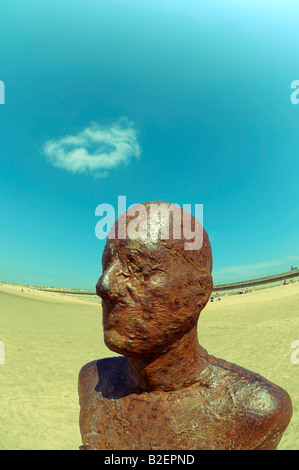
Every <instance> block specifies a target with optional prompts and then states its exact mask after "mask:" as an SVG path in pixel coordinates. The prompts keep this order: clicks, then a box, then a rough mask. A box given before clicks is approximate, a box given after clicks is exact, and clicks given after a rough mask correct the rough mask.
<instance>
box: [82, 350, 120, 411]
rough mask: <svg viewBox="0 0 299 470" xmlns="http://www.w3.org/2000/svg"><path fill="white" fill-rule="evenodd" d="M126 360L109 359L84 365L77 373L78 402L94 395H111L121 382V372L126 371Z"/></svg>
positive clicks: (118, 358)
mask: <svg viewBox="0 0 299 470" xmlns="http://www.w3.org/2000/svg"><path fill="white" fill-rule="evenodd" d="M126 364H127V358H126V357H124V356H120V357H109V358H104V359H99V360H95V361H91V362H89V363H87V364H85V365H84V366H83V367H82V368H81V370H80V373H79V380H78V390H79V397H80V402H81V401H82V399H83V398H84V397H86V396H87V395H90V394H94V393H96V394H97V395H99V394H100V395H102V396H103V397H108V396H110V394H113V390H114V389H115V388H119V387H120V384H118V382H122V377H123V371H124V370H125V369H126Z"/></svg>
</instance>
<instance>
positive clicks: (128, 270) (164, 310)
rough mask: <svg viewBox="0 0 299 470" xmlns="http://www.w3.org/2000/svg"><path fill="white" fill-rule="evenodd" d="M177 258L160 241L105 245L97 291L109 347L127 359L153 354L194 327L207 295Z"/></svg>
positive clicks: (118, 241) (187, 266)
mask: <svg viewBox="0 0 299 470" xmlns="http://www.w3.org/2000/svg"><path fill="white" fill-rule="evenodd" d="M181 258H182V259H179V258H178V256H175V255H174V254H172V253H171V251H170V250H167V249H165V248H164V246H163V243H161V242H158V243H157V244H154V245H153V246H150V245H147V244H143V243H142V242H141V241H140V240H138V241H136V240H128V239H127V240H108V241H107V244H106V247H105V250H104V253H103V275H102V276H101V278H100V279H99V281H98V284H97V293H98V295H99V296H100V297H101V298H102V300H103V327H104V339H105V344H106V345H107V347H108V348H109V349H111V350H112V351H115V352H117V353H119V354H124V355H126V356H129V357H130V356H131V357H135V356H140V355H143V356H144V355H147V354H148V355H153V354H155V353H157V354H158V353H159V352H162V351H163V350H165V348H167V347H168V346H169V345H170V344H172V343H173V342H174V341H176V339H177V338H178V337H181V336H182V334H184V331H187V330H188V329H190V327H192V326H193V325H194V323H196V321H197V318H198V313H199V311H200V310H201V309H202V308H203V307H204V305H205V304H206V301H207V300H208V298H209V295H210V292H208V294H207V292H206V290H205V289H203V287H202V283H201V282H200V281H199V279H200V277H199V275H198V274H197V275H195V274H194V270H193V269H190V266H189V265H187V264H186V262H185V261H183V257H181ZM199 304H200V305H199ZM201 304H202V305H201Z"/></svg>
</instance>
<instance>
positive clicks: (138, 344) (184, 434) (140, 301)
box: [79, 203, 292, 450]
mask: <svg viewBox="0 0 299 470" xmlns="http://www.w3.org/2000/svg"><path fill="white" fill-rule="evenodd" d="M150 204H151V203H145V204H144V206H145V207H146V217H147V219H148V214H149V208H150ZM181 211H182V213H183V210H181ZM126 215H127V217H126V226H128V224H129V222H130V221H131V220H132V216H129V214H128V213H127V214H126ZM122 217H123V216H121V217H120V218H119V219H118V221H117V222H116V224H115V227H114V229H116V231H115V233H116V238H115V239H109V237H108V239H107V243H106V246H105V249H104V252H103V258H102V263H103V275H102V276H101V277H100V279H99V281H98V283H97V286H96V288H97V293H98V295H99V296H100V297H101V298H102V308H103V329H104V340H105V344H106V346H107V347H108V348H109V349H111V350H112V351H114V352H116V353H118V354H119V355H118V356H116V357H112V358H106V359H101V360H95V361H93V362H90V363H89V364H86V365H85V366H84V367H82V369H81V371H80V375H79V400H80V430H81V436H82V444H83V445H82V446H81V449H83V450H85V449H86V450H90V449H95V450H96V449H98V450H230V449H231V450H274V449H276V448H277V446H278V444H279V442H280V440H281V438H282V435H283V432H284V431H285V429H286V428H287V426H288V424H289V421H290V419H291V415H292V404H291V400H290V397H289V395H288V393H287V392H286V391H285V390H283V389H282V388H280V387H279V386H277V385H275V384H273V383H271V382H269V381H268V380H266V379H265V378H263V377H261V376H260V375H258V374H255V373H253V372H251V371H248V370H246V369H244V368H242V367H239V366H237V365H235V364H230V363H228V362H226V361H224V360H222V359H217V358H215V357H213V356H211V355H209V354H208V353H207V351H206V350H205V349H204V348H203V347H202V346H201V345H200V344H199V342H198V335H197V322H198V317H199V314H200V312H201V311H202V309H203V308H204V307H205V305H206V304H207V302H208V300H209V298H210V295H211V292H212V286H213V283H212V275H211V272H212V253H211V247H210V242H209V238H208V235H207V233H206V232H205V230H204V229H203V228H202V230H203V244H202V247H201V248H200V249H199V250H186V249H185V245H184V243H185V240H184V239H183V238H182V239H176V238H174V236H173V228H171V230H170V234H169V239H166V240H165V239H161V238H159V239H158V240H155V241H152V240H149V239H147V240H146V239H144V240H142V239H140V238H139V239H134V237H132V236H131V237H127V238H126V239H120V238H119V237H118V236H117V235H118V233H119V230H120V229H119V227H120V222H121V221H123V219H122ZM157 223H158V222H157ZM192 223H193V224H194V226H195V227H196V226H198V222H197V221H196V219H194V218H193V217H192Z"/></svg>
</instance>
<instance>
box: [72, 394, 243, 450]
mask: <svg viewBox="0 0 299 470" xmlns="http://www.w3.org/2000/svg"><path fill="white" fill-rule="evenodd" d="M217 402H218V403H217ZM233 410H234V406H233V403H232V402H231V400H230V398H229V397H223V396H222V397H214V399H213V397H211V396H210V397H205V396H202V395H200V394H198V393H196V390H192V391H190V390H187V391H184V392H179V393H178V392H155V393H150V394H148V393H142V394H140V395H137V394H132V395H128V396H124V397H121V398H116V399H112V398H109V399H108V398H104V397H103V396H101V395H100V396H99V394H96V393H93V394H91V395H90V396H89V397H88V398H86V399H85V400H84V402H83V403H82V404H81V415H80V428H81V433H82V440H83V443H84V444H85V445H89V446H91V447H92V448H96V449H101V450H162V449H167V450H184V449H193V450H196V449H202V450H205V449H211V448H213V447H214V446H215V448H218V449H219V448H222V447H223V446H224V443H225V446H224V447H223V448H226V446H227V445H228V442H229V440H227V438H228V436H227V435H226V434H227V429H230V433H232V431H233V430H232V426H234V424H233V423H234V413H233ZM224 421H225V422H226V423H224Z"/></svg>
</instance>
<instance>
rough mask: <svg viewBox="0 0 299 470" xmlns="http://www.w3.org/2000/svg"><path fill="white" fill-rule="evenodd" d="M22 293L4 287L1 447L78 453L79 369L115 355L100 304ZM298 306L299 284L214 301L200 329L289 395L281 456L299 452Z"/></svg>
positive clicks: (228, 355)
mask: <svg viewBox="0 0 299 470" xmlns="http://www.w3.org/2000/svg"><path fill="white" fill-rule="evenodd" d="M21 289H22V288H21V287H20V286H13V285H7V284H3V285H1V284H0V326H1V328H0V341H2V342H3V343H4V345H5V363H4V364H0V423H1V425H0V449H1V450H4V449H23V450H28V449H33V450H43V449H50V450H51V449H61V450H67V449H70V450H71V449H78V447H79V445H80V444H81V439H80V431H79V425H78V417H79V404H78V394H77V380H78V373H79V370H80V368H81V367H82V365H84V364H85V363H87V362H89V361H91V360H93V359H99V358H103V357H109V356H112V355H114V353H112V352H111V351H109V350H108V349H107V348H106V347H105V345H104V342H103V334H102V325H101V305H100V301H99V299H98V298H97V297H93V296H74V295H73V296H71V295H63V294H57V293H50V292H40V291H37V290H36V289H31V288H27V287H26V288H25V287H24V288H23V292H22V290H21ZM33 290H34V292H33ZM298 305H299V282H297V283H295V284H290V285H287V286H279V287H273V288H270V289H263V290H257V291H256V292H250V293H248V294H245V295H235V296H225V297H222V300H221V301H220V302H219V301H216V302H213V303H212V302H209V304H208V305H207V307H206V308H205V309H204V311H203V312H202V315H201V318H200V320H199V324H198V335H199V340H200V343H201V344H202V346H204V347H205V348H206V349H207V350H208V352H209V353H210V354H212V355H214V356H217V357H221V358H223V359H226V360H228V361H231V362H234V363H236V364H238V365H240V366H243V367H245V368H247V369H250V370H253V371H255V372H257V373H259V374H261V375H263V376H264V377H266V378H267V379H269V380H271V381H273V382H275V383H276V384H278V385H280V386H282V387H284V388H285V389H286V390H287V391H288V393H289V394H290V396H291V398H292V402H293V407H294V414H293V418H292V421H291V424H290V425H289V427H288V429H287V431H286V432H285V435H284V437H283V440H282V441H281V444H280V446H279V449H280V450H299V364H298V365H294V364H292V362H291V354H292V352H293V351H294V350H293V349H291V343H292V342H293V341H294V340H299V315H298ZM298 357H299V355H298Z"/></svg>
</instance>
